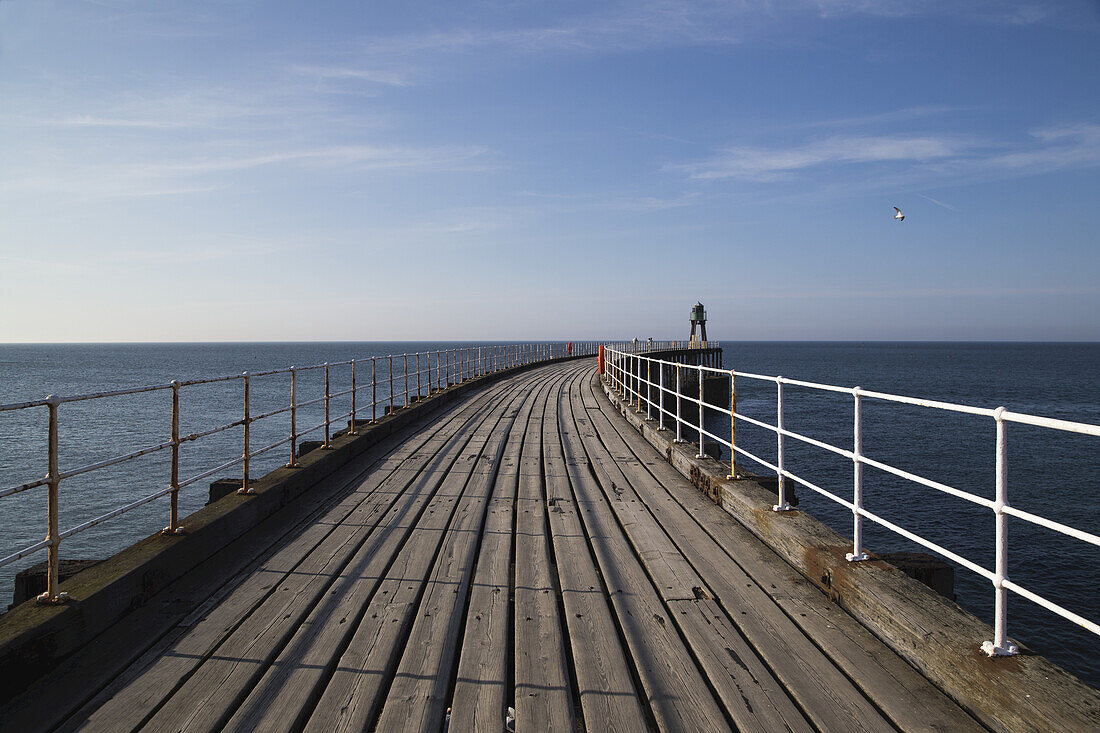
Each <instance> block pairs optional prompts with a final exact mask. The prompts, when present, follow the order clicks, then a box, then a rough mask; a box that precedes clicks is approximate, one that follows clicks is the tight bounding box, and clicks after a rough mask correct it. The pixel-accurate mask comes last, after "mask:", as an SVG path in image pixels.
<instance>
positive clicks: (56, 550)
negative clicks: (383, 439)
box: [0, 342, 597, 603]
mask: <svg viewBox="0 0 1100 733" xmlns="http://www.w3.org/2000/svg"><path fill="white" fill-rule="evenodd" d="M596 350H597V345H596V342H572V343H569V344H565V343H530V344H503V345H494V346H469V347H461V348H454V349H446V350H438V351H429V352H417V353H414V354H391V355H385V356H371V357H366V358H363V359H349V360H345V361H338V362H325V363H322V364H312V365H308V366H291V367H287V368H285V369H272V370H268V371H262V372H242V373H241V374H233V375H228V376H221V377H210V378H203V379H190V380H173V381H171V382H168V383H166V384H155V385H150V386H145V387H135V388H131V389H117V390H111V391H104V392H95V393H89V394H81V395H75V396H68V397H65V396H58V395H50V396H48V397H46V398H45V399H40V400H31V401H26V402H16V403H11V404H6V405H0V413H6V412H14V411H21V410H34V409H41V408H45V409H46V411H47V414H48V423H47V426H48V427H47V436H46V456H47V466H48V469H47V473H46V476H45V477H44V478H41V479H37V480H34V481H28V482H26V483H23V484H20V485H17V486H11V487H8V488H0V500H2V499H5V498H6V497H11V496H15V495H18V494H23V493H24V492H28V491H32V490H34V489H37V488H40V487H43V486H45V487H46V494H47V502H46V503H47V517H46V537H45V539H43V540H42V541H40V542H36V543H34V544H32V545H29V546H27V547H24V548H22V549H20V550H19V551H17V552H14V553H12V554H10V555H8V556H6V557H3V558H0V567H4V566H6V565H10V564H12V563H15V562H17V561H19V560H21V559H22V558H25V557H28V556H30V555H33V554H35V553H37V552H40V551H42V550H47V565H46V566H47V573H46V591H45V592H44V593H42V594H41V595H40V596H38V598H37V600H38V602H39V603H58V602H60V601H63V600H65V594H64V593H61V592H60V591H59V590H58V586H59V584H60V580H59V563H60V556H61V543H62V541H63V540H65V539H67V538H69V537H72V536H73V535H76V534H79V533H81V532H84V531H85V530H88V529H90V528H92V527H94V526H96V525H98V524H101V523H103V522H106V521H108V520H111V519H114V518H115V517H118V516H120V515H123V514H126V513H127V512H130V511H132V510H134V509H137V508H138V507H141V506H144V505H146V504H149V503H150V502H153V501H156V500H157V499H160V498H163V497H165V496H168V497H170V501H169V506H168V524H167V526H165V527H164V529H163V530H162V532H163V533H165V534H168V535H178V534H181V533H183V531H184V527H183V526H182V525H181V524H180V517H179V494H180V491H181V490H183V489H186V488H187V487H189V486H191V485H193V484H195V483H197V482H199V481H201V480H203V479H205V478H209V477H210V476H213V475H214V474H216V473H219V472H221V471H224V470H226V469H228V468H232V467H234V466H237V465H240V466H241V467H242V473H243V476H242V479H241V485H240V488H238V490H237V493H239V494H242V495H251V494H254V493H255V488H254V487H253V485H252V483H253V480H252V464H253V460H254V459H255V458H257V457H259V456H262V455H265V454H267V453H269V452H271V451H273V450H275V449H276V448H279V447H281V446H285V445H287V444H289V446H290V456H289V458H290V460H289V461H288V462H287V463H286V464H285V465H286V467H288V468H297V467H299V465H300V464H299V462H298V446H299V440H300V439H301V438H302V437H304V436H306V435H310V434H312V433H315V432H317V431H324V432H323V435H324V440H323V442H322V445H321V448H322V449H324V450H327V449H331V448H332V447H333V446H332V439H333V435H332V433H331V427H332V424H333V423H334V422H339V421H341V420H344V419H348V421H349V422H348V431H349V433H350V434H352V435H354V434H356V433H357V426H358V425H359V424H361V423H363V422H369V423H374V422H376V421H377V420H378V419H379V415H378V405H379V399H378V384H379V382H380V381H382V380H385V381H387V382H388V385H389V390H388V394H387V395H386V399H387V400H388V407H389V409H388V412H393V411H395V410H397V409H401V408H403V407H408V406H409V405H410V404H411V403H412V402H414V401H417V400H419V399H421V398H423V397H426V396H430V395H431V394H433V393H436V392H439V391H442V390H446V389H447V388H449V387H451V386H453V385H456V384H461V383H463V382H466V381H468V380H471V379H476V378H478V377H482V376H485V375H487V374H490V373H493V372H497V371H502V370H506V369H510V368H513V367H517V366H522V365H526V364H533V363H537V362H542V361H549V360H552V359H556V358H560V357H563V356H566V355H574V356H580V355H593V354H595V353H596ZM433 356H434V358H435V365H434V373H433V365H432V358H433ZM410 357H411V362H410ZM395 358H396V359H399V360H400V370H399V371H398V370H395V367H394V359H395ZM368 360H369V361H370V366H371V381H370V386H369V389H370V398H371V405H370V420H369V421H368V420H366V419H365V415H362V414H361V413H360V412H359V410H360V403H359V401H358V399H357V395H358V393H359V392H361V391H365V390H367V389H368V387H367V385H365V384H363V383H361V382H360V381H359V380H358V378H357V371H356V367H357V365H360V364H363V363H365V362H367V361H368ZM379 360H383V364H386V365H388V373H382V372H381V370H380V369H379ZM410 365H411V366H412V367H413V371H411V372H410ZM345 368H346V370H347V375H348V379H349V383H350V384H349V386H348V388H347V389H342V390H339V391H333V371H334V370H337V369H339V370H343V369H345ZM314 373H319V374H320V375H321V377H322V378H323V389H324V391H323V393H322V394H321V396H319V397H316V398H314V399H310V400H306V401H300V400H299V387H300V384H299V380H300V379H302V378H303V377H308V376H309V375H311V374H314ZM280 375H286V376H287V377H288V378H289V385H288V388H289V404H288V405H286V406H285V407H280V408H277V409H274V410H270V411H268V412H264V413H262V414H253V411H252V408H253V399H252V385H253V380H256V379H260V378H272V377H277V376H280ZM396 379H401V380H402V381H401V384H402V385H403V388H402V389H401V391H395V389H394V387H395V385H394V382H395V380H396ZM238 381H239V382H240V383H241V385H242V404H241V407H242V409H241V418H240V419H239V420H234V421H232V422H229V423H226V424H223V425H218V426H215V427H213V428H209V429H206V430H202V431H199V432H194V433H190V434H188V435H181V434H180V414H181V409H182V408H181V391H182V392H185V393H186V391H189V390H191V389H194V388H197V387H201V386H204V385H211V384H219V383H228V382H238ZM425 387H426V388H427V389H426V393H425V389H424V388H425ZM414 388H415V390H416V391H415V394H414V393H413V391H412V390H413V389H414ZM152 392H170V393H171V432H170V436H169V439H168V440H167V441H164V442H159V443H155V444H153V445H148V446H145V447H143V448H140V449H138V450H135V451H132V452H130V453H127V454H125V455H120V456H115V457H113V458H109V459H107V460H103V461H98V462H95V463H91V464H88V465H84V466H80V467H78V468H75V469H71V470H68V471H62V470H61V468H60V464H61V461H60V453H61V446H60V444H59V443H60V441H59V439H58V424H59V413H60V411H61V408H62V406H64V405H67V404H71V403H75V402H83V401H89V400H105V399H110V398H113V397H122V396H129V395H135V394H143V393H152ZM345 397H346V398H348V401H349V403H350V409H349V410H348V411H347V412H344V413H342V414H339V415H334V414H332V412H333V401H334V400H342V399H343V398H345ZM395 400H400V401H401V402H400V405H396V404H395ZM314 405H321V406H323V411H324V420H323V421H322V422H320V423H318V424H316V425H313V426H311V427H307V428H306V429H304V430H299V429H298V413H299V411H300V410H302V409H303V408H307V407H311V406H314ZM283 414H287V415H288V418H289V426H288V427H289V431H288V434H287V435H286V436H285V437H282V438H280V439H279V440H276V441H274V442H272V443H270V444H268V445H264V446H262V447H259V448H254V446H253V445H252V437H253V436H252V426H253V425H255V424H256V423H258V422H260V421H263V420H268V419H270V418H274V417H276V416H278V415H283ZM234 428H241V429H242V433H241V441H242V445H241V453H240V455H239V456H237V457H235V458H233V459H232V460H228V461H223V462H221V463H219V464H218V465H216V466H213V467H211V468H208V469H205V470H202V471H200V472H199V473H197V474H195V475H193V476H189V477H187V478H183V479H181V478H180V453H181V449H182V448H183V446H184V445H186V444H189V443H196V442H197V441H199V440H201V439H202V438H206V437H209V436H213V435H217V434H219V433H223V432H225V431H228V430H232V429H234ZM163 451H167V452H168V453H169V455H170V457H169V470H168V473H169V480H168V486H167V487H166V488H164V489H160V490H158V491H155V492H153V493H151V494H147V495H145V496H141V497H138V498H136V499H134V500H133V501H131V502H129V503H127V504H125V505H123V506H120V507H116V508H113V509H111V510H110V511H108V512H106V513H104V514H102V515H100V516H96V517H94V518H91V519H88V520H86V521H83V522H81V523H79V524H77V525H75V526H73V527H69V528H67V529H61V527H60V495H59V487H60V484H61V482H62V481H64V480H66V479H69V478H72V477H75V476H79V475H82V474H86V473H90V472H93V471H98V470H101V469H105V468H108V467H111V466H115V465H119V464H122V463H126V462H128V461H132V460H134V459H136V458H139V457H142V456H147V455H150V454H155V453H160V452H163Z"/></svg>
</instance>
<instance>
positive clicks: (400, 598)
mask: <svg viewBox="0 0 1100 733" xmlns="http://www.w3.org/2000/svg"><path fill="white" fill-rule="evenodd" d="M495 422H496V420H495V419H494V420H491V421H488V424H489V425H493V424H495ZM486 437H487V436H486ZM484 443H485V440H481V441H478V440H476V439H473V438H472V437H471V441H470V443H469V444H467V446H466V448H465V449H464V451H463V455H470V454H473V455H477V454H479V453H480V451H481V449H482V448H483V447H484ZM454 466H456V467H459V471H469V470H470V469H471V467H472V462H470V461H465V460H462V457H461V456H460V457H459V459H457V460H456V461H455V462H454ZM468 476H469V473H465V472H454V473H450V474H448V475H447V476H446V477H445V478H444V479H443V482H442V484H441V485H440V487H439V490H438V491H437V492H436V494H435V496H434V497H433V499H432V505H431V507H429V509H428V510H427V511H426V512H425V513H424V515H423V516H422V517H421V521H420V522H419V523H418V525H417V527H416V530H415V531H414V533H413V535H412V536H411V537H410V539H409V541H408V542H407V543H406V544H405V546H404V547H402V548H401V550H400V552H399V553H398V554H397V557H396V559H395V560H394V562H393V565H392V566H391V567H389V568H388V569H387V570H386V573H385V577H384V578H383V579H382V580H381V583H380V584H379V585H378V590H377V592H376V593H374V594H373V595H372V597H371V599H370V602H369V604H367V605H366V607H365V609H364V610H363V611H362V617H361V620H360V621H359V622H358V626H354V628H353V629H352V630H351V633H350V640H349V641H348V642H347V647H346V649H344V651H343V652H342V654H340V656H339V659H337V660H334V661H333V662H329V663H327V664H328V666H331V665H332V664H335V669H334V671H333V673H332V676H331V677H330V678H329V679H328V680H327V682H326V683H325V685H324V690H323V691H322V692H321V694H320V699H319V700H318V702H317V705H316V707H315V709H314V710H313V711H312V713H311V715H310V717H309V720H308V722H306V725H305V728H306V730H323V731H332V730H363V729H364V728H365V727H367V726H369V725H370V724H371V723H372V722H373V720H374V718H375V717H376V715H377V714H378V711H379V710H380V708H381V705H382V702H383V699H382V697H383V694H384V692H385V691H386V690H387V689H388V687H389V685H390V681H391V678H392V676H393V674H394V671H395V668H396V666H397V664H398V660H399V658H400V645H401V644H403V642H404V641H405V639H406V638H407V635H408V633H409V630H410V627H411V625H412V621H413V615H414V613H415V611H416V608H417V606H418V605H419V602H420V597H421V594H422V590H423V588H424V586H425V583H426V581H427V577H428V574H429V572H430V570H431V568H432V566H433V564H434V561H435V558H436V554H437V551H438V549H439V548H440V546H441V544H442V543H443V540H444V538H445V536H446V534H447V531H448V526H449V525H450V523H451V521H452V517H453V516H455V515H454V509H455V508H456V507H457V506H458V505H459V502H460V501H461V500H462V498H463V494H464V492H465V489H466V486H467V478H468ZM468 517H469V514H468V513H466V514H464V513H459V514H458V521H459V522H464V521H466V518H468ZM357 605H358V606H360V607H361V606H362V605H363V602H362V601H361V600H360V601H358V603H357ZM288 687H289V686H288ZM280 697H281V696H280Z"/></svg>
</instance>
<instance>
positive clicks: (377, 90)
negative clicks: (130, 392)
mask: <svg viewBox="0 0 1100 733" xmlns="http://www.w3.org/2000/svg"><path fill="white" fill-rule="evenodd" d="M1098 70H1100V3H1097V2H1096V1H1095V0H1091V1H1088V0H1081V1H1079V2H1073V1H1072V0H1067V1H1066V2H1061V3H1034V2H1013V1H1012V0H1004V1H1003V2H992V1H991V2H971V3H967V2H946V1H945V2H939V1H938V0H927V1H926V2H861V1H859V0H835V1H834V0H819V1H818V2H801V1H797V0H791V1H789V2H768V3H764V2H686V1H678V0H668V1H666V2H644V1H642V2H629V3H592V2H569V1H567V2H557V3H546V2H527V1H525V0H484V1H483V2H448V3H425V2H403V3H362V2H318V3H301V2H294V3H290V2H258V1H251V0H240V1H237V2H230V1H229V0H196V1H194V2H187V3H180V2H160V1H157V0H140V1H139V0H95V1H93V0H86V1H83V2H81V1H71V2H59V1H56V0H33V1H32V0H0V293H2V301H0V341H151V340H154V341H176V340H187V341H190V340H198V341H206V340H313V339H317V340H374V339H444V338H445V339H453V338H458V339H463V338H468V339H528V338H532V339H533V338H572V339H582V338H601V337H608V338H611V337H625V338H629V337H632V336H639V337H643V338H644V337H646V336H653V337H656V338H664V337H668V338H675V337H684V336H686V335H687V331H688V328H689V327H688V320H687V316H688V311H689V309H690V306H691V305H692V304H693V303H694V302H695V301H696V300H702V301H703V302H704V303H705V304H706V305H707V307H708V310H709V313H710V318H711V322H710V328H709V331H710V334H711V335H712V336H717V337H719V338H723V339H768V340H770V339H776V340H786V339H824V340H829V339H854V340H872V339H919V340H924V339H933V340H934V339H975V340H982V339H1012V340H1016V339H1019V340H1100V315H1098V314H1100V283H1098V278H1097V274H1098V273H1100V255H1098V247H1097V242H1098V240H1100V238H1098V237H1097V235H1096V233H1095V230H1096V222H1095V218H1096V209H1097V201H1098V198H1100V71H1098ZM894 205H897V206H899V207H901V209H902V211H903V212H904V213H905V214H906V220H905V221H904V222H902V223H898V222H895V221H894V220H893V218H892V217H893V213H894V212H893V209H892V207H893V206H894Z"/></svg>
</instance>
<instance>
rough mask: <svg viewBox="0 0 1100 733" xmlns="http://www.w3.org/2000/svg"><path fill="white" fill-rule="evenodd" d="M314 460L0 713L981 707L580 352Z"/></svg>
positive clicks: (493, 721) (943, 712)
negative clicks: (273, 505) (898, 644)
mask: <svg viewBox="0 0 1100 733" xmlns="http://www.w3.org/2000/svg"><path fill="white" fill-rule="evenodd" d="M329 481H330V482H335V483H336V484H338V488H337V489H336V490H334V491H332V492H329V494H328V497H329V498H327V499H324V500H322V499H320V498H313V499H309V498H308V496H307V498H306V499H303V500H300V501H299V502H296V503H295V504H296V506H294V507H291V508H288V510H287V511H290V509H292V510H293V511H292V512H291V514H290V515H288V516H290V517H291V519H288V518H287V516H285V515H286V512H283V514H282V515H280V517H275V518H273V519H271V520H269V521H267V522H265V523H263V524H261V525H260V526H258V527H256V528H255V529H254V530H253V531H251V532H249V533H247V534H246V535H244V536H242V537H241V538H240V539H239V540H238V541H236V542H234V543H233V544H231V545H229V546H228V547H227V548H226V550H224V551H222V552H221V553H219V554H218V555H217V556H216V557H215V558H213V559H212V560H211V561H208V562H207V563H205V564H204V566H203V567H202V568H200V569H198V570H196V571H192V572H189V573H187V574H185V575H184V576H183V577H181V578H180V579H178V580H176V581H174V582H173V583H172V584H171V585H170V586H169V587H168V588H167V589H165V590H164V591H162V592H161V593H160V594H159V596H158V598H159V599H160V600H159V601H158V602H155V603H149V604H147V605H146V606H144V607H143V608H140V609H138V610H137V611H135V612H133V613H131V614H130V615H129V616H126V617H125V618H123V620H122V621H120V622H118V623H116V624H115V625H114V626H113V627H111V628H110V629H108V630H107V631H106V632H104V633H103V634H101V635H100V636H99V637H97V638H96V639H95V640H94V641H93V642H92V643H90V644H89V645H88V646H87V647H86V648H85V649H83V650H82V651H80V652H78V653H76V654H75V655H73V656H72V657H71V658H70V659H69V660H68V661H66V663H65V664H63V665H62V666H61V667H59V668H58V669H57V670H56V671H54V672H52V673H51V674H50V675H49V676H48V677H46V678H44V679H43V680H41V681H39V682H38V683H36V684H35V685H33V686H31V687H30V688H29V689H28V690H27V691H26V692H25V693H24V694H22V695H21V696H20V697H18V698H16V699H14V700H12V701H10V702H9V703H8V705H7V706H6V707H4V708H2V709H0V728H3V729H5V730H21V731H24V730H25V731H30V730H94V731H99V730H108V731H124V730H125V731H129V730H147V731H182V730H188V731H207V730H233V731H251V730H306V731H325V732H326V733H327V732H328V731H337V730H339V731H344V730H348V731H351V730H354V731H360V730H383V731H407V730H421V731H439V730H442V729H444V727H445V726H446V725H447V721H448V720H449V730H450V731H501V730H504V728H505V716H506V711H507V710H508V708H510V707H511V708H514V709H515V730H517V731H565V730H588V731H613V730H618V731H642V730H668V731H721V730H734V729H736V730H755V731H778V730H791V731H813V730H827V731H858V730H868V731H888V730H896V729H901V730H936V731H948V730H949V731H969V730H975V731H977V730H983V729H984V727H983V726H982V725H980V724H979V723H978V721H977V720H976V719H975V718H973V717H971V715H970V714H968V712H967V711H966V710H964V709H963V708H962V707H960V706H959V705H958V704H957V703H956V702H954V701H953V700H952V699H951V698H949V697H948V696H947V695H945V694H944V693H942V692H941V691H940V690H938V689H937V688H936V687H935V686H934V685H933V684H932V683H930V682H929V681H928V680H927V679H925V678H924V677H922V676H921V675H920V674H918V672H917V671H916V670H915V669H914V668H913V667H912V666H910V665H909V664H908V663H907V662H906V661H904V660H903V659H902V658H901V657H900V656H898V655H897V654H896V653H895V652H893V651H892V650H891V649H890V648H889V647H887V646H886V645H885V644H884V643H883V642H881V641H880V640H879V639H878V638H876V637H875V636H873V635H872V634H871V633H870V632H868V631H867V630H866V629H865V628H864V627H863V626H861V625H860V624H859V623H858V622H857V621H855V620H854V619H853V618H852V617H850V616H848V615H847V614H846V613H845V612H844V611H843V610H841V608H840V607H839V606H837V605H836V604H835V603H833V602H831V601H830V600H829V598H828V597H827V596H826V595H825V594H824V593H822V592H821V591H820V590H819V589H818V588H817V587H815V586H814V585H813V584H811V583H810V582H809V581H807V580H806V579H805V578H804V577H803V576H802V575H800V574H799V573H798V572H797V571H795V570H794V569H793V568H792V567H791V566H790V565H788V564H787V563H786V562H784V561H782V560H781V559H780V558H779V557H778V556H777V555H776V554H775V553H773V552H772V551H771V550H770V549H769V548H768V547H767V546H765V545H764V544H763V543H762V542H761V541H760V540H759V539H757V538H756V537H755V536H754V535H753V534H751V533H750V532H749V531H748V530H747V529H746V528H745V527H743V526H742V525H741V524H739V523H738V522H737V521H736V520H735V519H734V518H732V517H731V516H730V515H729V514H728V513H726V512H725V511H724V510H723V509H722V508H721V507H719V506H716V505H715V504H714V503H713V502H712V501H711V500H709V499H708V498H707V497H706V496H704V495H703V494H702V493H701V492H699V491H698V490H697V489H695V488H694V487H693V486H692V485H691V484H690V483H689V482H688V481H687V480H686V479H684V478H683V477H682V476H681V475H680V474H679V473H677V472H676V470H675V469H674V468H673V467H672V466H670V465H669V463H668V462H667V461H666V460H665V457H664V456H661V455H660V454H658V453H657V452H656V451H655V450H654V449H653V448H651V447H650V446H649V445H648V444H647V443H645V442H644V441H641V440H639V439H638V434H637V431H636V430H635V429H634V428H633V427H632V426H631V425H630V424H629V423H627V421H625V420H624V419H623V418H622V416H621V415H620V414H619V412H618V410H617V408H616V407H614V406H613V405H612V404H611V403H610V402H609V401H608V399H607V397H606V396H605V395H604V393H603V390H602V389H601V387H600V386H599V383H598V379H597V377H596V369H595V365H594V360H591V359H585V360H582V361H571V362H565V363H558V364H552V365H547V366H541V367H537V368H534V369H530V370H527V371H523V372H521V373H518V374H515V375H512V376H510V377H508V378H506V379H503V380H501V381H496V382H489V383H486V384H484V385H478V386H476V387H475V388H474V389H472V390H471V392H470V394H469V395H468V396H467V397H466V398H465V399H463V400H461V401H458V402H456V403H455V404H452V405H450V406H448V407H447V408H446V409H445V410H444V411H442V412H436V413H435V414H434V415H433V416H431V419H430V420H429V419H424V420H421V421H419V422H416V423H414V424H410V425H408V426H407V427H405V428H403V429H401V430H399V431H395V432H394V433H393V434H392V435H390V436H388V437H386V438H384V439H383V440H381V441H380V442H378V443H377V444H376V445H374V446H373V447H372V448H370V449H369V450H368V451H367V452H366V453H364V454H362V455H361V456H359V457H358V458H357V459H356V460H355V461H353V462H351V463H349V464H348V465H346V466H345V467H344V468H342V469H341V470H340V471H339V472H338V473H337V474H334V475H333V476H332V477H331V478H330V479H329ZM244 500H245V499H241V501H244ZM276 520H278V521H276ZM173 604H177V606H179V607H180V608H184V609H187V613H186V614H185V615H179V614H177V616H172V615H171V613H172V612H171V609H172V608H173ZM181 604H182V605H181ZM189 604H190V605H189ZM192 606H193V607H194V608H191V607H192ZM177 610H178V608H177ZM158 614H159V615H158ZM163 618H170V619H172V620H171V623H168V624H165V623H163V622H162V621H163ZM448 716H449V717H448Z"/></svg>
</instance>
